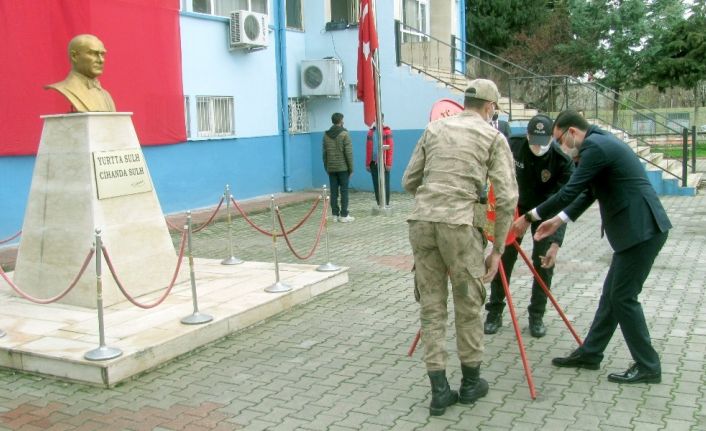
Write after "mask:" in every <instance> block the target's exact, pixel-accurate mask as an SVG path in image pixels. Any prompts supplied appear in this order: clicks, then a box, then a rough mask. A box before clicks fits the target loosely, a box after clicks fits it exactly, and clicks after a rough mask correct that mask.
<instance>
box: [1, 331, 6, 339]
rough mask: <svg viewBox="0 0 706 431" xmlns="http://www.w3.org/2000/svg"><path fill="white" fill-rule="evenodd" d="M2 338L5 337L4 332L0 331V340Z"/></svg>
mask: <svg viewBox="0 0 706 431" xmlns="http://www.w3.org/2000/svg"><path fill="white" fill-rule="evenodd" d="M4 336H5V331H3V330H0V338H2V337H4Z"/></svg>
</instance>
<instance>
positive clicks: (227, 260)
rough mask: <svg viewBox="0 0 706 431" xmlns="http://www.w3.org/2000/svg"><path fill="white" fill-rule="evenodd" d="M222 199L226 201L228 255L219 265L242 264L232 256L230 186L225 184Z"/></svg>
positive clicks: (240, 260) (241, 261)
mask: <svg viewBox="0 0 706 431" xmlns="http://www.w3.org/2000/svg"><path fill="white" fill-rule="evenodd" d="M223 198H224V199H225V200H226V214H227V216H228V247H229V248H228V249H229V250H230V254H229V255H228V256H230V257H228V258H225V259H223V260H222V261H221V265H238V264H241V263H243V260H242V259H238V258H237V257H235V255H234V254H233V220H232V218H231V216H230V200H231V199H232V198H233V196H231V194H230V185H228V184H226V190H225V193H223Z"/></svg>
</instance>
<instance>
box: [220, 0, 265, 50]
mask: <svg viewBox="0 0 706 431" xmlns="http://www.w3.org/2000/svg"><path fill="white" fill-rule="evenodd" d="M268 24H269V17H268V16H267V15H265V14H261V13H257V12H250V11H247V10H239V11H235V12H231V13H230V31H229V32H228V36H229V44H228V45H229V49H231V50H234V49H243V48H264V47H266V46H267V32H268Z"/></svg>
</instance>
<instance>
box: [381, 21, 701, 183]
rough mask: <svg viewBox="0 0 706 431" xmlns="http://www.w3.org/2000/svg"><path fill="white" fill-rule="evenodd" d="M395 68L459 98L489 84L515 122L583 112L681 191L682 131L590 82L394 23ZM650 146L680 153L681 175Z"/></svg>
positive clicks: (684, 158) (684, 179)
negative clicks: (476, 84)
mask: <svg viewBox="0 0 706 431" xmlns="http://www.w3.org/2000/svg"><path fill="white" fill-rule="evenodd" d="M395 51H396V52H395V54H396V61H397V65H398V66H400V65H402V64H405V65H407V66H408V67H410V68H411V69H412V70H415V71H416V72H418V73H420V74H423V75H426V76H428V77H430V78H432V79H435V80H437V81H439V82H441V83H443V84H445V85H447V86H448V87H450V88H454V89H456V90H458V91H460V92H463V91H464V90H465V86H466V79H474V78H486V79H491V80H493V81H494V82H495V83H496V84H497V86H498V89H499V90H500V92H501V94H503V95H504V96H506V97H507V98H508V100H509V104H508V105H507V106H508V109H506V113H507V114H508V115H509V118H510V120H513V119H515V117H516V116H515V115H514V112H513V109H515V110H517V107H518V105H519V106H522V107H525V108H531V109H536V110H538V111H540V112H546V113H548V114H550V115H556V114H557V113H559V112H560V111H562V110H564V109H573V110H576V111H579V112H583V113H584V115H585V116H586V118H587V119H589V120H592V122H594V123H600V124H602V125H603V126H604V127H609V128H611V129H613V131H619V132H622V134H623V137H624V139H625V140H626V141H628V142H629V143H631V144H632V145H633V146H634V147H635V150H636V153H637V155H638V157H640V158H641V159H642V160H643V161H644V162H645V163H646V164H648V165H650V166H651V167H653V168H655V169H659V170H662V171H663V172H665V173H666V174H667V175H669V176H672V177H674V178H677V179H678V180H679V181H680V183H681V185H682V186H686V185H687V176H688V165H689V163H688V162H689V160H688V159H689V157H688V156H689V146H688V130H687V129H686V128H683V127H682V126H681V125H679V124H677V123H676V122H675V121H674V120H672V119H669V118H668V117H666V116H665V115H663V114H661V113H659V112H657V111H655V110H653V109H650V108H648V107H646V106H644V105H642V104H640V103H638V102H636V101H634V100H631V99H628V98H625V97H623V96H622V95H621V94H619V93H617V92H615V91H614V90H612V89H610V88H608V87H605V86H603V85H601V84H600V83H598V82H595V81H590V82H589V81H583V80H580V79H577V78H574V77H571V76H565V75H550V76H542V75H539V74H537V73H534V72H533V71H531V70H529V69H527V68H525V67H522V66H520V65H517V64H515V63H513V62H511V61H509V60H507V59H504V58H502V57H500V56H498V55H496V54H493V53H492V52H490V51H487V50H485V49H483V48H481V47H478V46H476V45H474V44H472V43H469V42H466V41H462V40H461V39H459V38H458V37H456V36H452V37H451V40H450V41H449V42H444V41H442V40H440V39H437V38H435V37H433V36H431V35H429V34H426V33H424V32H421V31H419V30H418V29H415V28H413V27H410V26H408V25H406V24H404V23H402V22H400V21H395ZM653 146H671V147H676V148H679V146H680V147H681V157H680V159H681V169H678V166H675V165H677V161H676V160H672V161H670V160H661V157H660V156H659V155H655V154H654V153H652V154H649V152H648V151H643V150H644V149H645V148H652V147H653ZM691 150H692V160H691V162H692V163H691V168H692V172H694V170H695V152H696V134H695V133H693V129H692V149H691Z"/></svg>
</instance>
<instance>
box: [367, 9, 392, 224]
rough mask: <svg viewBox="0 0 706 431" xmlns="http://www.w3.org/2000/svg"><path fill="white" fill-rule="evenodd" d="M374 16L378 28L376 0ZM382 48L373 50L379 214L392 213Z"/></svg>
mask: <svg viewBox="0 0 706 431" xmlns="http://www.w3.org/2000/svg"><path fill="white" fill-rule="evenodd" d="M371 5H372V9H373V15H372V16H373V18H374V20H375V28H378V24H377V19H378V18H377V13H376V12H377V7H376V4H375V0H372V3H371ZM379 51H380V48H378V49H376V50H375V51H374V52H373V62H372V63H373V77H374V79H375V107H376V109H375V124H376V125H377V127H376V128H375V131H376V133H377V137H378V142H377V145H378V166H377V167H378V196H380V202H379V214H383V215H390V214H392V211H391V209H390V207H388V206H387V196H385V145H384V141H383V128H384V124H383V123H382V102H381V99H382V97H380V93H381V92H380V57H379V54H378V53H379Z"/></svg>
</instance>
